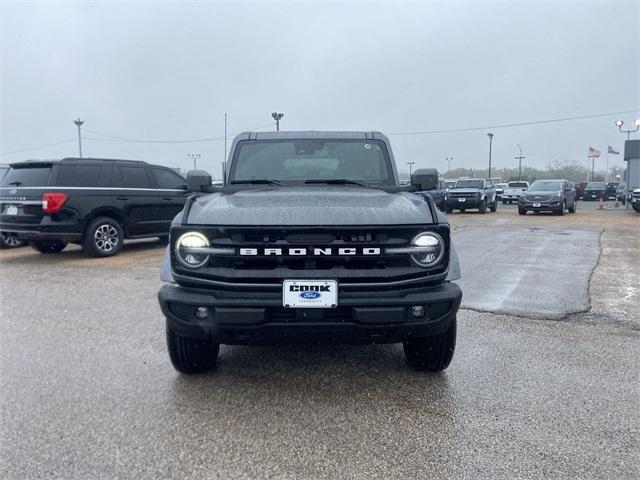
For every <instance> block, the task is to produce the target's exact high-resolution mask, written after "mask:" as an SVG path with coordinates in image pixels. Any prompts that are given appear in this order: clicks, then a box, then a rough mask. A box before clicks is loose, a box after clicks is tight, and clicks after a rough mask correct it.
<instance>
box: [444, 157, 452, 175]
mask: <svg viewBox="0 0 640 480" xmlns="http://www.w3.org/2000/svg"><path fill="white" fill-rule="evenodd" d="M445 160H446V161H447V172H450V171H451V162H453V157H446V158H445Z"/></svg>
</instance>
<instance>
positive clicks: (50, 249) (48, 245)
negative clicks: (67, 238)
mask: <svg viewBox="0 0 640 480" xmlns="http://www.w3.org/2000/svg"><path fill="white" fill-rule="evenodd" d="M29 245H31V248H33V249H34V250H37V251H38V252H40V253H44V254H45V255H49V254H52V253H60V252H61V251H62V250H64V248H65V247H66V246H67V242H62V241H60V240H38V241H36V242H31V243H29Z"/></svg>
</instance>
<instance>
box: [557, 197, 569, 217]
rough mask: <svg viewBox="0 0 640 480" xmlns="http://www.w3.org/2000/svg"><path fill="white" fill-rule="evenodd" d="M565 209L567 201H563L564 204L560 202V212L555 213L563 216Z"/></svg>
mask: <svg viewBox="0 0 640 480" xmlns="http://www.w3.org/2000/svg"><path fill="white" fill-rule="evenodd" d="M566 209H567V201H566V200H565V201H564V202H562V206H561V207H560V210H558V211H557V212H556V213H557V214H558V215H564V212H565V210H566Z"/></svg>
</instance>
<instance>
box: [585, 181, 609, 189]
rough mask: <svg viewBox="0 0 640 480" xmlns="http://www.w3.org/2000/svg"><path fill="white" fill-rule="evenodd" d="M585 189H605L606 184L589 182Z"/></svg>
mask: <svg viewBox="0 0 640 480" xmlns="http://www.w3.org/2000/svg"><path fill="white" fill-rule="evenodd" d="M587 188H607V184H606V183H604V182H591V183H589V184H588V185H587Z"/></svg>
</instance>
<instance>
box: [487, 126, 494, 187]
mask: <svg viewBox="0 0 640 480" xmlns="http://www.w3.org/2000/svg"><path fill="white" fill-rule="evenodd" d="M487 137H489V180H491V148H492V146H493V133H487Z"/></svg>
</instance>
